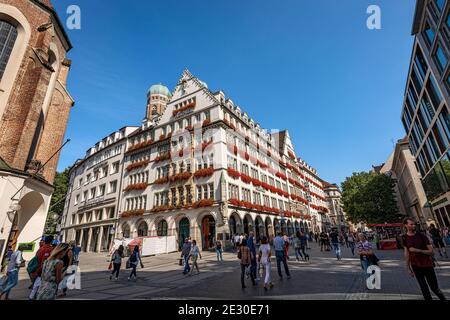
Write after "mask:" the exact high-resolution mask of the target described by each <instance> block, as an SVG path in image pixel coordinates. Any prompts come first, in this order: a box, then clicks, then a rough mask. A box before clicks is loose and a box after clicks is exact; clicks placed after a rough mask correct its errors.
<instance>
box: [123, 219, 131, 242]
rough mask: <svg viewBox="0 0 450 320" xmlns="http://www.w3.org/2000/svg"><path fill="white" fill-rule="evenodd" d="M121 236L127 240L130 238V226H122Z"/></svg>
mask: <svg viewBox="0 0 450 320" xmlns="http://www.w3.org/2000/svg"><path fill="white" fill-rule="evenodd" d="M122 234H123V237H124V238H127V239H129V238H130V234H131V230H130V226H129V225H128V224H127V223H125V224H124V225H123V226H122Z"/></svg>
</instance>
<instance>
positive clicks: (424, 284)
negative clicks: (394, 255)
mask: <svg viewBox="0 0 450 320" xmlns="http://www.w3.org/2000/svg"><path fill="white" fill-rule="evenodd" d="M403 224H404V226H405V227H406V230H407V233H406V234H405V235H403V245H404V251H405V262H406V270H407V271H408V273H409V274H410V275H411V276H412V277H416V280H417V282H418V283H419V286H420V289H421V291H422V295H423V297H424V298H425V300H433V297H432V296H431V293H430V289H431V291H433V292H434V294H435V295H436V296H437V297H438V298H439V299H440V300H446V298H445V296H444V294H443V293H442V291H441V290H440V289H439V284H438V280H437V277H436V273H435V271H434V263H433V255H434V251H433V247H432V245H431V243H430V241H429V240H428V239H427V237H426V236H425V235H424V234H422V233H420V232H417V231H416V222H415V221H414V219H412V218H406V219H405V220H404V221H403Z"/></svg>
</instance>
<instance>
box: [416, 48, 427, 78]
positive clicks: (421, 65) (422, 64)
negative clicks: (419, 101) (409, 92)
mask: <svg viewBox="0 0 450 320" xmlns="http://www.w3.org/2000/svg"><path fill="white" fill-rule="evenodd" d="M414 60H415V62H416V66H417V69H419V72H420V74H421V76H422V79H425V76H426V74H427V71H428V65H427V62H426V61H425V58H424V57H423V54H422V51H421V50H420V47H417V52H416V57H415V59H414Z"/></svg>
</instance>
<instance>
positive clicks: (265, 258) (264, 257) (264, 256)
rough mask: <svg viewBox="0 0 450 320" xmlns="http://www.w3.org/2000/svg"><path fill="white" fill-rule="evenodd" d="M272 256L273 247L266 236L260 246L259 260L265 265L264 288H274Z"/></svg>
mask: <svg viewBox="0 0 450 320" xmlns="http://www.w3.org/2000/svg"><path fill="white" fill-rule="evenodd" d="M271 256H272V249H271V247H270V244H269V241H268V239H267V237H266V236H263V237H262V238H261V246H260V247H259V255H258V260H259V263H260V264H261V265H262V266H263V269H264V273H265V277H264V290H266V291H267V290H268V289H269V288H273V284H272V277H271V264H270V258H271Z"/></svg>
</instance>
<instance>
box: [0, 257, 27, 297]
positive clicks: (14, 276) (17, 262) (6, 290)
mask: <svg viewBox="0 0 450 320" xmlns="http://www.w3.org/2000/svg"><path fill="white" fill-rule="evenodd" d="M21 267H25V261H24V260H23V258H22V249H21V248H19V249H18V250H16V251H14V252H13V253H12V254H11V256H10V258H9V263H8V268H7V269H6V277H7V280H6V284H4V285H3V286H2V288H0V300H1V299H2V297H3V296H5V300H9V294H10V292H11V290H12V289H13V288H14V287H15V286H17V284H18V283H19V271H20V268H21Z"/></svg>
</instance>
